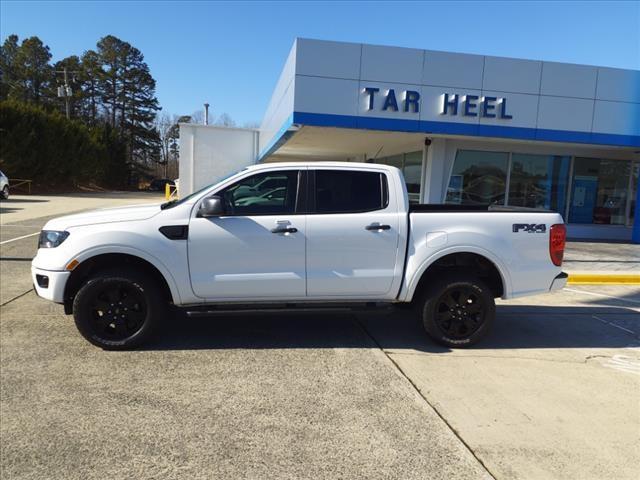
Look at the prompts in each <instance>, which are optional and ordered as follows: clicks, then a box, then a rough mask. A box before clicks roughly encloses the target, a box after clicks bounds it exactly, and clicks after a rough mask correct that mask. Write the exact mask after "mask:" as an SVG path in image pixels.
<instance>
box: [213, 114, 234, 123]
mask: <svg viewBox="0 0 640 480" xmlns="http://www.w3.org/2000/svg"><path fill="white" fill-rule="evenodd" d="M215 125H221V126H223V127H235V126H236V121H235V120H234V119H233V118H231V115H229V114H228V113H226V112H224V113H222V114H220V116H219V117H218V118H216V121H215Z"/></svg>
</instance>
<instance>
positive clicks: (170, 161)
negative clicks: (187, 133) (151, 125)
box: [156, 113, 191, 178]
mask: <svg viewBox="0 0 640 480" xmlns="http://www.w3.org/2000/svg"><path fill="white" fill-rule="evenodd" d="M190 118H191V117H189V116H185V115H183V116H178V115H171V116H170V115H169V114H167V113H162V114H161V115H158V116H157V118H156V130H157V131H158V136H159V137H160V158H159V161H158V164H159V165H160V166H162V167H163V170H164V171H163V175H162V177H163V178H170V177H169V175H171V176H172V177H173V176H176V175H177V166H178V156H179V144H178V139H179V136H180V127H179V126H178V123H182V122H187V121H189V120H190ZM158 173H159V172H158Z"/></svg>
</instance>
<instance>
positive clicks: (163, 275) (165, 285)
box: [64, 252, 180, 314]
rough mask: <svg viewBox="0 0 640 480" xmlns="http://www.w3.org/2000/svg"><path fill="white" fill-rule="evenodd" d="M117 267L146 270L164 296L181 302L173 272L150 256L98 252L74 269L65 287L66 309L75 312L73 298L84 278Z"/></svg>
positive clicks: (66, 311)
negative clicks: (149, 257)
mask: <svg viewBox="0 0 640 480" xmlns="http://www.w3.org/2000/svg"><path fill="white" fill-rule="evenodd" d="M117 267H133V268H136V269H139V270H141V271H144V272H145V273H146V274H147V275H149V276H151V277H152V278H153V279H154V280H155V281H156V282H157V283H158V285H159V286H160V288H161V290H162V295H163V297H164V298H165V299H166V300H167V301H168V302H171V303H174V304H176V303H179V299H180V297H179V294H178V290H177V288H176V285H175V281H174V279H173V277H172V276H171V274H170V273H169V272H168V271H167V270H166V269H165V268H164V266H162V265H161V264H159V262H153V261H152V260H150V259H148V258H144V257H143V256H141V255H138V254H136V253H131V252H109V253H102V252H96V253H95V254H93V255H89V256H86V257H85V258H83V259H82V261H81V262H80V263H79V264H78V265H77V266H76V267H75V268H74V269H73V270H72V272H71V275H70V276H69V279H68V280H67V283H66V285H65V289H64V311H65V313H66V314H71V313H73V299H74V297H75V295H76V293H77V292H78V290H79V289H80V288H81V286H82V284H83V282H84V280H86V279H87V278H89V276H91V275H93V274H94V273H96V272H99V271H102V270H106V269H109V268H117Z"/></svg>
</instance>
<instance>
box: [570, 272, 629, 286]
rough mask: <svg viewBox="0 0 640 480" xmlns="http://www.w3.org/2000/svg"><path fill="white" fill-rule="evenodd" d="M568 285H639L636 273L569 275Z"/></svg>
mask: <svg viewBox="0 0 640 480" xmlns="http://www.w3.org/2000/svg"><path fill="white" fill-rule="evenodd" d="M567 283H568V284H569V285H607V284H608V285H640V274H637V273H596V272H594V273H586V272H585V273H570V274H569V280H568V281H567Z"/></svg>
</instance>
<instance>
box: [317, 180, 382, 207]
mask: <svg viewBox="0 0 640 480" xmlns="http://www.w3.org/2000/svg"><path fill="white" fill-rule="evenodd" d="M315 177H316V188H315V211H316V212H317V213H357V212H370V211H374V210H381V209H383V208H385V207H386V206H387V204H388V193H387V189H388V187H387V177H386V176H385V175H384V174H383V173H379V172H364V171H349V170H316V172H315Z"/></svg>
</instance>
